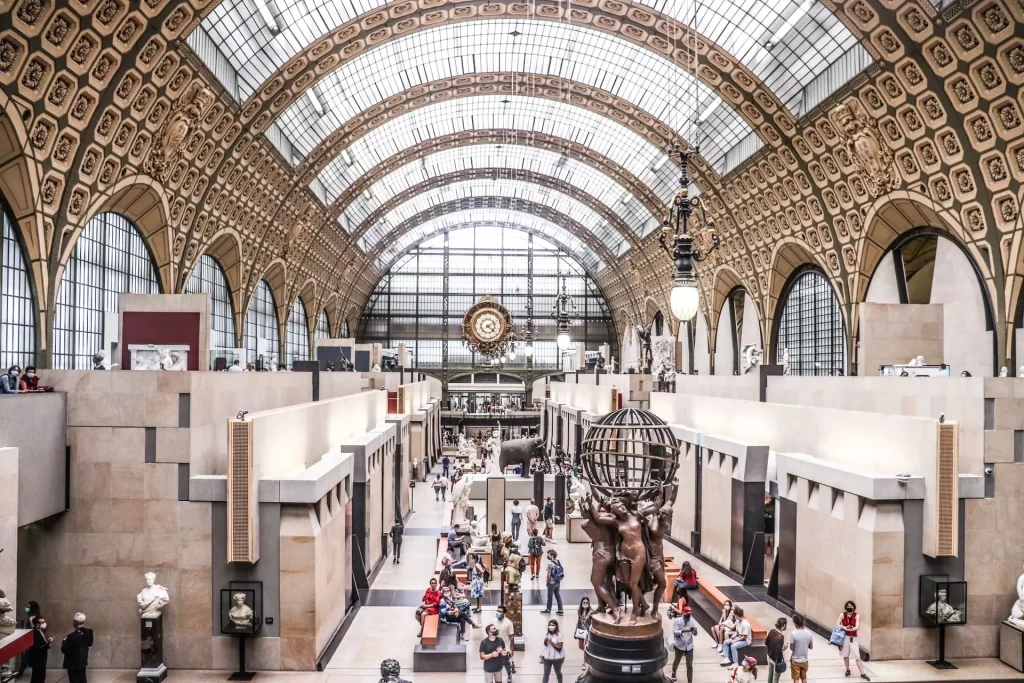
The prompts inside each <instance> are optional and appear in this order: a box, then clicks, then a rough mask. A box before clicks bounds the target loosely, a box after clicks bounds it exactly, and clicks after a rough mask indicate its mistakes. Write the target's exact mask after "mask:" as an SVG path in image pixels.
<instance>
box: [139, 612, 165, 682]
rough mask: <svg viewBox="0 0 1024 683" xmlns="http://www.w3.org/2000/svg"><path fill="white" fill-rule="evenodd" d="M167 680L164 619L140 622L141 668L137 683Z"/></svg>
mask: <svg viewBox="0 0 1024 683" xmlns="http://www.w3.org/2000/svg"><path fill="white" fill-rule="evenodd" d="M165 678H167V667H166V666H165V665H164V618H163V617H162V616H160V617H157V618H156V619H143V620H142V668H141V669H139V673H138V675H137V676H136V679H137V681H138V683H160V681H162V680H164V679H165Z"/></svg>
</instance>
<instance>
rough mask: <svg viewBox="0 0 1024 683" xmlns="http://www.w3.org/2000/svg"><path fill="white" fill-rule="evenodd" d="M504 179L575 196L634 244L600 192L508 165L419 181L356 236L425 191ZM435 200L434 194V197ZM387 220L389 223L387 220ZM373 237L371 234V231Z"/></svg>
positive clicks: (395, 196)
mask: <svg viewBox="0 0 1024 683" xmlns="http://www.w3.org/2000/svg"><path fill="white" fill-rule="evenodd" d="M498 179H500V180H501V181H502V182H503V184H504V183H514V184H515V185H522V184H530V185H533V186H536V187H538V188H541V189H545V190H551V191H554V192H555V193H557V195H558V196H562V197H568V198H571V199H572V200H574V201H576V202H578V203H579V204H581V205H582V206H583V207H584V208H585V210H586V211H587V212H589V213H591V214H593V215H595V216H597V217H598V218H599V219H600V220H602V221H604V222H605V223H607V224H609V225H610V226H612V227H613V228H614V229H615V232H616V234H617V235H618V238H617V239H618V240H620V241H622V242H623V244H624V245H628V246H629V247H632V246H633V244H632V243H630V242H628V241H625V238H624V237H623V236H625V235H629V234H630V232H631V231H630V227H629V225H627V224H625V223H624V222H623V221H622V219H621V218H620V217H619V215H618V214H616V213H615V212H614V211H613V210H612V208H611V207H609V206H608V205H606V204H604V203H602V202H601V200H600V199H598V197H597V196H594V195H591V194H590V193H588V192H587V191H586V190H583V189H581V188H580V187H578V186H576V185H571V184H569V183H567V182H565V181H564V180H561V179H559V178H557V177H554V176H550V175H544V174H541V173H536V172H533V171H528V170H523V169H514V170H513V169H504V168H473V169H462V170H458V171H452V172H451V173H445V174H443V175H436V176H431V177H429V178H427V179H426V180H424V181H423V182H420V183H417V184H415V185H411V186H408V187H406V188H404V189H403V190H402V192H401V193H394V194H392V195H391V197H390V199H388V200H387V201H386V202H384V203H383V204H381V205H380V206H379V208H378V209H377V210H376V211H374V212H373V213H372V214H370V215H369V216H368V217H367V218H366V219H365V220H364V221H363V222H362V223H361V224H360V226H359V227H358V228H356V230H355V232H354V233H353V235H352V236H353V239H356V240H359V239H360V238H362V236H363V235H364V234H366V233H368V232H369V230H370V229H372V228H371V226H380V225H388V226H390V225H391V224H393V221H394V215H393V212H395V211H396V210H398V209H399V207H403V205H405V204H406V203H407V202H410V201H411V200H412V199H414V198H418V197H420V196H421V195H424V194H425V193H430V192H432V191H434V190H436V189H439V188H445V189H447V190H449V191H453V190H454V189H455V186H456V185H458V184H461V183H465V182H467V181H476V182H478V183H479V182H481V181H484V182H487V183H488V185H490V186H493V185H494V181H495V180H498ZM621 196H622V194H617V195H614V196H613V197H606V198H605V199H606V200H608V201H612V202H614V201H615V199H617V198H618V197H621ZM432 200H433V197H432ZM385 222H386V223H385ZM367 237H368V238H369V235H367ZM382 237H383V235H380V234H378V236H377V237H376V239H375V240H374V241H373V242H372V243H370V242H369V240H368V241H367V244H365V245H363V244H361V245H360V246H361V247H362V248H363V249H364V251H365V250H366V248H367V246H369V247H370V248H372V247H373V246H374V244H375V243H376V241H377V240H379V239H381V238H382ZM605 244H606V245H608V246H609V248H612V245H610V244H608V242H607V241H605ZM620 253H621V252H620Z"/></svg>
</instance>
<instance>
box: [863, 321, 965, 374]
mask: <svg viewBox="0 0 1024 683" xmlns="http://www.w3.org/2000/svg"><path fill="white" fill-rule="evenodd" d="M943 336H944V323H943V311H942V306H941V305H939V304H873V303H863V304H861V305H860V355H859V356H858V358H857V362H858V371H857V372H858V374H859V375H861V376H865V377H868V376H872V375H878V368H879V367H880V366H882V365H893V364H895V363H906V362H907V361H909V360H910V359H911V358H916V357H917V356H924V362H925V363H926V364H929V365H935V364H939V363H942V362H944V359H945V350H944V348H943Z"/></svg>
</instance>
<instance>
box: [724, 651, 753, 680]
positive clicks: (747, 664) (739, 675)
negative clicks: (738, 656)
mask: <svg viewBox="0 0 1024 683" xmlns="http://www.w3.org/2000/svg"><path fill="white" fill-rule="evenodd" d="M756 680H757V660H756V659H754V658H753V657H744V658H743V661H742V662H740V663H738V664H736V666H734V667H733V670H732V676H731V677H730V678H729V683H754V681H756Z"/></svg>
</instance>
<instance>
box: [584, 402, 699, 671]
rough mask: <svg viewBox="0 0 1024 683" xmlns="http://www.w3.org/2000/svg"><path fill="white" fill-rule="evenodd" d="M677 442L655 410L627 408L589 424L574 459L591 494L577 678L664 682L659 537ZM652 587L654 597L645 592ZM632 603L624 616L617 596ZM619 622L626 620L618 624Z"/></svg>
mask: <svg viewBox="0 0 1024 683" xmlns="http://www.w3.org/2000/svg"><path fill="white" fill-rule="evenodd" d="M678 458H679V441H678V439H676V437H675V435H674V434H673V433H672V430H671V428H670V427H669V426H668V425H666V424H665V423H664V422H663V421H662V420H661V419H660V418H659V417H657V416H656V415H654V414H653V413H650V412H648V411H645V410H637V409H633V408H626V409H623V410H617V411H615V412H612V413H609V414H608V415H605V416H604V417H602V418H601V419H599V420H597V421H596V422H594V423H593V424H592V425H591V426H590V428H589V429H588V430H587V434H586V437H585V438H584V439H583V442H582V444H581V452H580V460H581V464H582V466H583V471H584V474H585V475H586V478H587V480H588V481H589V483H590V489H591V495H590V496H588V497H587V499H586V501H585V502H584V504H583V506H582V507H583V510H582V512H583V516H584V517H585V518H586V521H585V522H584V523H583V529H584V531H586V533H587V535H588V536H589V537H590V539H591V540H592V541H593V546H592V547H593V555H592V569H591V576H590V581H591V584H592V585H593V587H594V592H595V594H596V596H597V607H598V613H597V614H595V615H594V618H593V621H592V623H591V631H590V638H589V639H588V641H587V646H586V651H585V658H586V662H587V664H588V670H587V672H586V673H585V674H583V675H582V676H581V677H580V680H581V681H586V682H593V683H598V682H604V681H623V680H628V681H635V682H636V683H647V682H652V683H653V682H655V681H658V682H660V681H664V674H662V673H661V670H662V668H663V667H664V665H665V662H666V660H667V658H668V654H667V652H666V650H665V644H664V640H663V635H662V623H661V617H660V615H659V614H658V604H659V601H660V599H661V595H662V594H663V593H664V590H665V585H666V577H665V559H664V558H665V554H664V550H663V548H662V543H663V540H664V538H665V534H666V533H668V531H669V529H670V528H671V525H672V506H673V503H674V501H675V494H676V486H675V485H674V478H675V473H676V469H677V467H678ZM652 591H653V595H654V597H653V600H652V602H653V604H648V602H647V599H646V598H645V597H644V596H645V594H647V593H650V592H652ZM621 594H625V595H627V596H628V599H629V602H630V603H632V606H631V611H630V614H629V617H628V619H626V618H625V617H624V614H623V612H624V610H623V605H622V604H621V603H620V602H619V597H618V596H619V595H621ZM623 622H625V623H623Z"/></svg>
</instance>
